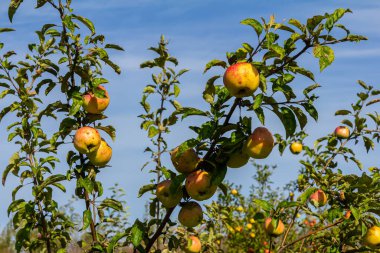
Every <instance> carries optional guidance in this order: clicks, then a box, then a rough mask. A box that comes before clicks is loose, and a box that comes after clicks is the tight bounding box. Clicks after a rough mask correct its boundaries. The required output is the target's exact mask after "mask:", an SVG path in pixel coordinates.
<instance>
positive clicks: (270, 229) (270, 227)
mask: <svg viewBox="0 0 380 253" xmlns="http://www.w3.org/2000/svg"><path fill="white" fill-rule="evenodd" d="M284 229H285V226H284V223H282V221H281V220H278V223H277V227H276V228H275V227H274V224H273V223H272V218H270V217H269V218H266V219H265V222H264V230H265V231H266V232H267V234H268V235H271V236H278V235H281V234H282V233H284Z"/></svg>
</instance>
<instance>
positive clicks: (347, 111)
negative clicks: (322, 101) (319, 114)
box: [335, 110, 351, 116]
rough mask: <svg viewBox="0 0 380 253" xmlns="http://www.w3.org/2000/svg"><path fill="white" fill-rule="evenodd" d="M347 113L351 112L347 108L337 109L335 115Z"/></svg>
mask: <svg viewBox="0 0 380 253" xmlns="http://www.w3.org/2000/svg"><path fill="white" fill-rule="evenodd" d="M348 114H351V111H349V110H338V111H336V112H335V116H337V115H348Z"/></svg>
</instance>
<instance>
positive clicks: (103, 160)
mask: <svg viewBox="0 0 380 253" xmlns="http://www.w3.org/2000/svg"><path fill="white" fill-rule="evenodd" d="M87 157H88V159H89V160H90V162H91V163H92V164H93V165H95V166H100V167H102V166H105V165H106V164H107V163H108V162H109V161H110V160H111V157H112V148H111V147H110V146H108V144H107V142H105V141H104V140H101V142H100V146H99V148H98V149H97V150H94V151H92V152H90V153H88V154H87Z"/></svg>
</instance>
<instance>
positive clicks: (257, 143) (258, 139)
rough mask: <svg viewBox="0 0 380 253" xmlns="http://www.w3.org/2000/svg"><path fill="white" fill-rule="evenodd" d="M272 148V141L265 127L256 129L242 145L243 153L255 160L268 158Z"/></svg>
mask: <svg viewBox="0 0 380 253" xmlns="http://www.w3.org/2000/svg"><path fill="white" fill-rule="evenodd" d="M273 147H274V139H273V136H272V134H271V132H269V130H268V129H266V128H265V127H258V128H256V129H255V130H254V131H253V133H252V134H251V135H250V136H249V137H248V140H247V141H246V143H245V145H244V152H245V153H247V154H248V155H249V156H250V157H252V158H255V159H264V158H266V157H268V156H269V154H270V153H271V152H272V149H273Z"/></svg>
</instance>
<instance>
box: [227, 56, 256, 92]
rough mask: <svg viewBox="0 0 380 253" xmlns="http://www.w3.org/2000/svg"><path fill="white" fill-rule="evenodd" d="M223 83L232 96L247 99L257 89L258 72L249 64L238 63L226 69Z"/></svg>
mask: <svg viewBox="0 0 380 253" xmlns="http://www.w3.org/2000/svg"><path fill="white" fill-rule="evenodd" d="M223 83H224V86H225V87H226V88H227V90H228V91H229V92H230V94H231V95H232V96H234V97H238V98H242V97H248V96H251V95H252V94H253V93H254V92H255V90H257V88H258V87H259V83H260V77H259V72H258V71H257V69H256V68H255V67H254V66H253V65H252V64H251V63H248V62H239V63H236V64H234V65H231V66H230V67H228V68H227V70H226V72H225V73H224V76H223Z"/></svg>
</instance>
